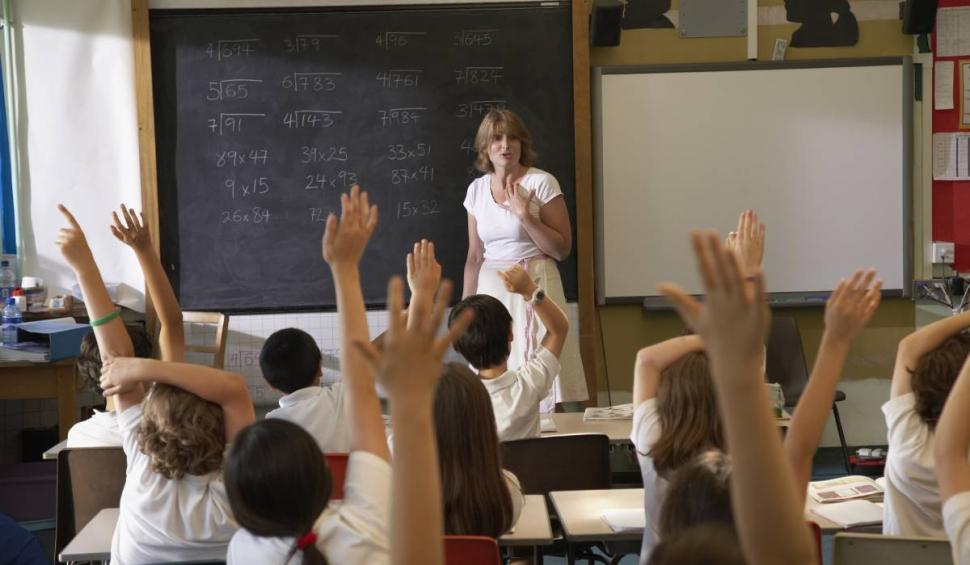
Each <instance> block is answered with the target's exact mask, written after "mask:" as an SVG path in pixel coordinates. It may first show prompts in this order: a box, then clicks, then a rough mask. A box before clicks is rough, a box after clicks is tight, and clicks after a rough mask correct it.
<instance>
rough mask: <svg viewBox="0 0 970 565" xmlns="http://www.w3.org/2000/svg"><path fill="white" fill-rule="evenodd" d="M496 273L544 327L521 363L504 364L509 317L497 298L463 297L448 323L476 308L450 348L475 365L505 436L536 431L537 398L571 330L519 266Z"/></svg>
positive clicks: (545, 389)
mask: <svg viewBox="0 0 970 565" xmlns="http://www.w3.org/2000/svg"><path fill="white" fill-rule="evenodd" d="M500 276H501V277H502V280H503V281H504V282H505V287H506V288H507V289H508V290H509V291H510V292H514V293H515V294H518V295H520V296H522V298H523V299H524V300H525V301H527V302H529V303H530V304H531V305H532V308H533V310H534V312H535V315H536V316H538V318H539V321H541V322H542V325H543V326H545V328H546V334H545V336H543V338H542V343H541V344H540V345H539V347H538V348H536V350H535V352H534V353H533V354H532V355H531V356H530V357H529V359H528V361H526V363H525V365H523V366H522V367H519V368H518V369H515V370H509V369H508V359H509V346H510V344H511V343H512V316H511V315H510V314H509V311H508V309H506V307H505V305H503V304H502V303H501V302H499V301H498V300H497V299H496V298H493V297H491V296H487V295H484V294H476V295H473V296H469V297H468V298H465V299H464V300H462V301H461V302H459V303H458V305H457V306H455V307H454V308H453V309H452V311H451V315H450V316H449V319H448V325H449V326H450V325H451V324H452V323H453V322H454V321H455V320H456V319H457V318H458V315H459V314H461V312H463V311H465V310H466V309H469V308H470V309H472V310H473V311H474V312H475V319H474V320H473V321H472V323H471V325H470V326H469V327H468V329H467V330H465V332H464V333H463V334H462V335H461V337H459V338H458V340H457V341H455V344H454V348H455V350H456V351H457V352H458V353H461V354H462V355H463V356H464V357H465V359H467V360H468V362H469V363H471V364H472V366H473V367H475V369H477V370H478V376H479V377H480V378H481V379H482V384H484V385H485V389H486V390H488V393H489V395H490V396H491V397H492V408H493V409H494V410H495V423H496V425H497V426H498V437H499V440H501V441H509V440H513V439H522V438H528V437H537V436H538V435H539V402H540V401H541V400H542V399H543V398H544V397H545V396H546V395H547V394H548V393H549V391H550V389H551V388H552V385H553V383H554V382H555V379H556V375H558V374H559V369H560V365H559V355H560V353H562V347H563V343H564V342H565V341H566V333H567V332H568V331H569V320H568V319H567V318H566V314H565V313H563V311H562V309H561V308H559V306H557V305H556V303H555V302H554V301H552V300H548V299H546V296H545V293H544V292H543V291H542V289H541V288H539V286H538V285H536V283H535V282H534V281H533V280H532V279H530V278H529V274H528V273H527V272H526V271H525V269H523V268H522V267H520V266H518V265H515V266H513V267H512V268H510V269H509V270H507V271H505V272H503V273H500Z"/></svg>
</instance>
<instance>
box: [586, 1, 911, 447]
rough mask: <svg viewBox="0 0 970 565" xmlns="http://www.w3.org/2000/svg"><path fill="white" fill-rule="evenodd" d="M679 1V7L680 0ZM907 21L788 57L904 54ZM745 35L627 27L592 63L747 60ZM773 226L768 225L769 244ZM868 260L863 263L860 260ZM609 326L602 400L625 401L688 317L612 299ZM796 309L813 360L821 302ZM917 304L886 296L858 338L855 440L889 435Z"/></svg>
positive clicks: (852, 409) (849, 428)
mask: <svg viewBox="0 0 970 565" xmlns="http://www.w3.org/2000/svg"><path fill="white" fill-rule="evenodd" d="M760 4H761V5H762V6H766V5H780V4H782V0H774V1H770V0H769V1H766V0H762V1H761V2H760ZM672 9H675V10H676V9H677V1H676V0H675V1H674V3H673V6H672ZM900 27H901V25H900V22H899V21H860V22H859V36H860V37H859V44H858V45H856V46H854V47H850V48H817V49H794V48H789V49H788V52H787V58H788V59H818V58H857V57H878V56H900V55H908V54H910V53H911V52H912V48H913V47H912V45H913V39H912V38H911V37H909V36H905V35H903V34H902V33H901V32H900ZM796 28H797V26H796V25H772V26H762V27H760V28H759V41H758V44H759V49H758V53H759V58H760V59H762V60H767V59H770V58H771V50H772V47H773V45H774V40H775V39H776V38H779V37H782V38H790V37H791V33H792V32H793V31H794V30H795V29H796ZM745 57H746V43H745V39H744V38H717V39H681V38H680V37H679V36H678V34H677V31H676V30H631V31H627V30H624V31H623V34H622V40H621V45H620V46H619V47H615V48H594V49H592V50H591V64H592V65H594V66H598V65H616V64H627V65H636V64H668V63H710V62H725V61H743V60H744V59H745ZM772 229H781V227H780V226H768V240H767V245H771V231H772ZM860 266H863V265H860ZM599 315H600V321H601V324H602V328H603V348H604V352H605V357H606V369H607V379H608V385H607V383H606V382H601V383H599V393H600V398H601V402H605V398H604V394H605V392H606V391H607V388H609V390H611V391H612V392H613V402H614V403H617V402H625V401H627V399H628V398H629V394H630V392H631V390H632V383H633V379H632V375H633V360H634V356H635V355H636V352H637V349H638V348H640V347H643V346H644V345H647V344H650V343H655V342H657V341H660V340H663V339H666V338H668V337H672V336H674V335H677V334H679V333H680V332H681V331H682V329H683V324H682V323H681V322H680V320H679V319H678V318H677V316H676V315H675V314H673V313H672V312H644V311H643V310H642V308H640V307H639V306H608V307H601V308H600V309H599ZM776 315H782V316H795V317H796V318H797V319H798V324H799V327H800V328H801V332H802V340H803V343H804V348H805V356H806V361H807V363H808V364H809V366H811V365H812V363H813V362H814V359H815V354H816V352H817V350H818V341H819V339H820V337H821V332H822V329H823V319H822V309H821V308H801V309H792V310H784V311H780V312H776ZM914 318H915V313H914V306H913V303H912V301H910V300H907V299H892V300H886V301H884V302H883V304H882V305H881V306H880V308H879V310H878V312H877V313H876V315H875V317H874V319H873V321H872V323H870V324H869V327H868V328H867V329H865V330H864V331H863V332H862V334H861V335H860V336H859V338H858V339H857V341H856V343H855V345H854V346H853V348H852V350H851V352H850V356H849V359H848V363H847V365H846V368H845V373H844V376H843V382H842V384H841V385H840V388H841V390H843V391H844V392H846V395H847V399H846V401H845V402H843V403H842V404H841V405H840V407H839V408H840V412H841V414H842V419H843V425H844V427H845V429H846V434H847V436H848V437H847V439H848V442H849V444H855V445H864V444H882V443H885V424H884V422H883V419H882V416H881V414H880V412H879V405H880V404H881V403H882V402H884V401H885V400H886V399H887V398H888V390H889V380H888V379H889V377H890V375H891V374H892V366H893V358H894V356H895V351H896V344H897V343H898V341H899V339H900V338H901V337H902V336H904V335H906V334H907V333H909V332H911V331H912V330H913V327H914ZM837 444H838V440H837V436H836V435H835V433H834V430H827V432H826V436H825V438H824V440H823V445H837Z"/></svg>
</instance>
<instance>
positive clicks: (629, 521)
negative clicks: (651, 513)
mask: <svg viewBox="0 0 970 565" xmlns="http://www.w3.org/2000/svg"><path fill="white" fill-rule="evenodd" d="M600 517H601V518H602V519H603V521H604V522H606V525H607V526H609V527H610V529H611V530H613V531H614V532H642V531H643V530H644V528H646V527H647V515H646V512H644V510H643V508H608V509H606V510H603V514H602V515H601V516H600Z"/></svg>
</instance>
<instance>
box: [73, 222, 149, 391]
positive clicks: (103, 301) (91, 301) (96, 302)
mask: <svg viewBox="0 0 970 565" xmlns="http://www.w3.org/2000/svg"><path fill="white" fill-rule="evenodd" d="M57 209H58V210H59V211H60V212H61V214H62V215H63V216H64V218H65V219H66V220H67V223H68V227H66V228H61V229H60V230H59V231H58V233H57V240H56V245H57V247H58V249H60V251H61V255H63V256H64V259H65V260H66V261H67V264H68V265H70V267H71V269H72V270H73V271H74V276H75V277H77V282H78V285H80V287H81V294H82V295H83V296H84V306H85V307H86V308H87V311H88V318H90V319H91V322H93V323H92V325H93V326H94V337H95V339H96V340H97V342H98V351H99V352H100V353H101V362H102V364H103V363H104V362H105V361H107V360H108V359H110V358H112V357H130V356H132V355H134V348H133V347H132V345H131V338H130V337H128V331H127V330H125V324H124V322H123V321H122V320H121V318H120V317H119V316H116V315H115V305H114V304H113V303H112V302H111V296H110V295H108V289H107V288H105V286H104V280H102V279H101V271H99V270H98V265H97V264H96V263H95V262H94V256H93V255H92V254H91V248H90V247H88V241H87V239H86V238H85V237H84V231H83V230H82V229H81V226H80V225H79V224H78V223H77V220H76V219H74V216H73V215H72V214H71V212H69V211H68V209H67V208H65V207H64V205H63V204H58V206H57ZM112 315H115V317H114V318H112V319H110V320H109V321H107V322H104V323H98V320H104V319H105V317H106V316H112ZM143 396H144V391H143V390H142V387H141V386H138V387H132V388H131V389H130V390H129V391H127V393H126V394H125V397H126V398H127V399H128V401H129V402H131V403H134V404H137V403H138V402H141V399H142V397H143Z"/></svg>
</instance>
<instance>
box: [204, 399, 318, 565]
mask: <svg viewBox="0 0 970 565" xmlns="http://www.w3.org/2000/svg"><path fill="white" fill-rule="evenodd" d="M223 477H224V480H225V483H226V494H227V496H228V498H229V506H230V507H231V508H232V513H233V516H234V517H235V518H236V521H237V522H238V523H239V525H240V526H242V527H243V528H246V529H247V530H249V532H250V533H252V534H253V535H256V536H262V537H292V538H296V539H295V541H294V545H293V547H292V548H291V549H290V555H289V557H292V556H293V554H294V553H295V552H296V551H297V550H298V547H297V543H298V542H299V540H300V538H302V537H303V536H305V535H306V534H308V533H311V532H312V531H313V525H314V523H315V522H316V521H317V518H319V517H320V514H321V513H322V512H323V511H324V509H325V508H326V507H327V504H329V502H330V491H331V488H332V483H331V477H330V471H329V469H328V468H327V465H326V462H325V461H324V458H323V453H321V452H320V448H319V447H318V446H317V442H316V440H314V439H313V436H311V435H310V434H309V433H307V431H306V430H304V429H303V428H301V427H300V426H297V425H296V424H293V423H291V422H288V421H286V420H280V419H278V418H269V419H266V420H262V421H259V422H256V423H254V424H250V425H249V426H247V427H246V428H245V429H243V430H242V431H241V432H239V433H238V434H237V435H236V438H235V439H234V440H233V442H232V447H231V448H230V449H229V454H228V455H227V456H226V466H225V470H224V473H223ZM289 557H287V560H286V562H288V561H289ZM303 563H304V565H311V564H317V563H326V560H325V558H324V557H323V555H322V554H321V553H320V550H319V549H317V547H316V545H315V544H313V543H309V544H306V546H305V548H304V549H303Z"/></svg>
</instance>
